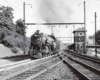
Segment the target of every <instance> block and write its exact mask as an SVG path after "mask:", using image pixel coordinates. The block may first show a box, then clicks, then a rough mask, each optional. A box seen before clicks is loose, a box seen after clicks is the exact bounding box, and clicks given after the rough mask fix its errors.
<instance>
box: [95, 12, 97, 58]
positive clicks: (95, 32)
mask: <svg viewBox="0 0 100 80" xmlns="http://www.w3.org/2000/svg"><path fill="white" fill-rule="evenodd" d="M96 18H97V15H96V12H95V57H97V45H96Z"/></svg>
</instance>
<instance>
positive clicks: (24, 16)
mask: <svg viewBox="0 0 100 80" xmlns="http://www.w3.org/2000/svg"><path fill="white" fill-rule="evenodd" d="M23 22H24V54H25V53H26V52H25V2H24V3H23Z"/></svg>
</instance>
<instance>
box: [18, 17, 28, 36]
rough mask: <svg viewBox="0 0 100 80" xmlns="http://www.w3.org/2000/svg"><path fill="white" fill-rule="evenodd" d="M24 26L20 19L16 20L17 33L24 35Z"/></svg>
mask: <svg viewBox="0 0 100 80" xmlns="http://www.w3.org/2000/svg"><path fill="white" fill-rule="evenodd" d="M25 29H26V27H25V26H24V23H23V21H22V20H21V19H18V20H17V21H16V32H17V33H18V34H21V35H24V33H25Z"/></svg>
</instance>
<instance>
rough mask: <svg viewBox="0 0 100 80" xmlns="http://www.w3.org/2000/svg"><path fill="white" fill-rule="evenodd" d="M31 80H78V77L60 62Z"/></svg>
mask: <svg viewBox="0 0 100 80" xmlns="http://www.w3.org/2000/svg"><path fill="white" fill-rule="evenodd" d="M31 80H79V76H78V75H77V74H75V73H74V72H73V71H72V69H70V67H69V66H67V65H66V64H65V63H63V62H62V63H60V64H59V65H57V66H55V67H54V68H52V69H50V70H48V71H47V72H45V73H43V74H41V75H40V76H38V77H36V78H35V79H31Z"/></svg>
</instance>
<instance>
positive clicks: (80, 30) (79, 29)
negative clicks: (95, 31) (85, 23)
mask: <svg viewBox="0 0 100 80" xmlns="http://www.w3.org/2000/svg"><path fill="white" fill-rule="evenodd" d="M75 32H86V30H85V29H84V28H78V29H76V30H75V31H73V33H75Z"/></svg>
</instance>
